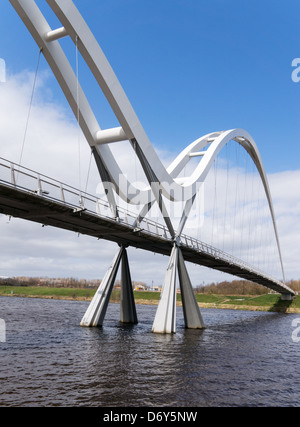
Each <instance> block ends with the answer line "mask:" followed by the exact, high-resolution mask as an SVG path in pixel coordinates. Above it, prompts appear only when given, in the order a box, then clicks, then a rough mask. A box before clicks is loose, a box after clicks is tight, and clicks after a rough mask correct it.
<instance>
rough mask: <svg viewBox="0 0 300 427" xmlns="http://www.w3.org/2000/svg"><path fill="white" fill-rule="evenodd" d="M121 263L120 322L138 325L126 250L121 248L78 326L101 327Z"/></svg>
mask: <svg viewBox="0 0 300 427" xmlns="http://www.w3.org/2000/svg"><path fill="white" fill-rule="evenodd" d="M121 261H122V273H121V274H122V275H121V304H120V321H121V322H123V323H133V324H134V323H138V320H137V315H136V309H135V302H134V296H133V291H132V283H131V277H130V270H129V264H128V257H127V252H126V248H125V247H124V246H121V247H120V249H119V251H118V253H117V254H116V256H115V258H114V260H113V262H112V264H111V266H110V267H109V269H108V270H107V272H106V274H105V276H104V279H103V280H102V282H101V284H100V286H99V288H98V290H97V292H96V294H95V296H94V298H93V299H92V301H91V303H90V305H89V307H88V309H87V311H86V313H85V315H84V316H83V318H82V320H81V322H80V326H87V327H91V326H102V324H103V320H104V317H105V314H106V310H107V306H108V303H109V300H110V296H111V292H112V290H113V287H114V283H115V280H116V276H117V272H118V269H119V265H120V262H121Z"/></svg>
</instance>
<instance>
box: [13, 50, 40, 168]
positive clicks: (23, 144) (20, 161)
mask: <svg viewBox="0 0 300 427" xmlns="http://www.w3.org/2000/svg"><path fill="white" fill-rule="evenodd" d="M42 50H43V48H40V50H39V54H38V60H37V65H36V69H35V75H34V80H33V85H32V91H31V97H30V102H29V109H28V115H27V120H26V125H25V131H24V136H23V142H22V148H21V153H20V159H19V165H21V163H22V158H23V152H24V147H25V141H26V136H27V130H28V124H29V119H30V113H31V108H32V104H33V96H34V92H35V87H36V81H37V75H38V70H39V65H40V59H41V53H42Z"/></svg>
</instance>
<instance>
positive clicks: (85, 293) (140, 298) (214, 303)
mask: <svg viewBox="0 0 300 427" xmlns="http://www.w3.org/2000/svg"><path fill="white" fill-rule="evenodd" d="M94 294H95V289H79V288H49V287H41V286H38V287H35V286H0V296H13V297H30V298H48V299H66V300H73V301H76V300H77V301H90V300H91V299H92V298H93V296H94ZM134 297H135V301H136V304H151V305H157V304H158V301H159V297H160V293H159V292H142V291H137V292H134ZM196 298H197V302H198V304H199V306H200V307H205V308H220V309H221V308H227V309H235V310H253V311H276V312H285V313H300V295H298V296H296V297H295V298H294V300H293V301H281V300H280V295H276V294H266V295H259V296H244V295H243V296H242V295H241V296H237V295H235V296H232V295H215V294H213V295H206V294H197V295H196ZM111 301H112V302H119V301H120V291H118V290H114V291H113V292H112V296H111ZM177 304H178V305H181V295H180V294H177Z"/></svg>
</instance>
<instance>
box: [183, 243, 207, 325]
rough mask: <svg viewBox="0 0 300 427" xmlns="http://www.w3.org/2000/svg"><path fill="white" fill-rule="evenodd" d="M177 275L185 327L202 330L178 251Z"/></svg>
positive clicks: (200, 320) (192, 292) (190, 286)
mask: <svg viewBox="0 0 300 427" xmlns="http://www.w3.org/2000/svg"><path fill="white" fill-rule="evenodd" d="M178 273H179V282H180V290H181V300H182V307H183V315H184V321H185V327H186V328H188V329H204V328H205V325H204V322H203V319H202V316H201V313H200V309H199V306H198V303H197V300H196V297H195V294H194V291H193V287H192V284H191V281H190V278H189V275H188V272H187V269H186V266H185V262H184V258H183V255H182V252H181V250H180V249H178Z"/></svg>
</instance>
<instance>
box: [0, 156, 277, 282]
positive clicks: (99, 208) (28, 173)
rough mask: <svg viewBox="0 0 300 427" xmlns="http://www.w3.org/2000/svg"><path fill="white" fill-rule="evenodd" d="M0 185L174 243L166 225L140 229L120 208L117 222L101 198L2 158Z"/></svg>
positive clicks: (235, 261) (214, 251)
mask: <svg viewBox="0 0 300 427" xmlns="http://www.w3.org/2000/svg"><path fill="white" fill-rule="evenodd" d="M4 169H6V172H8V176H7V177H6V179H2V174H3V170H4ZM20 177H21V179H22V178H24V177H26V178H30V179H32V180H33V182H32V188H28V184H27V187H26V186H24V185H21V184H20V183H19V182H20ZM23 180H24V179H23ZM0 182H2V183H4V184H5V185H9V186H13V187H15V188H19V189H20V190H23V191H29V192H31V193H32V192H34V193H35V194H36V195H37V196H40V197H44V198H47V199H50V200H54V201H56V202H60V203H63V204H64V205H67V206H70V207H72V208H73V209H74V210H76V209H77V210H78V211H80V210H83V209H84V210H85V211H87V212H88V213H90V214H93V215H95V214H96V215H97V216H100V217H104V218H106V219H110V220H113V221H121V222H122V223H123V224H124V225H126V226H128V227H131V228H134V229H135V231H143V232H144V233H147V234H151V235H156V236H159V237H160V238H163V239H166V240H172V237H171V235H170V232H169V230H168V228H167V227H166V226H165V225H164V224H161V223H159V222H156V221H153V220H151V219H149V218H143V220H142V221H141V222H140V223H139V225H138V227H136V226H135V224H136V219H137V215H136V214H134V213H133V212H130V211H128V209H124V208H122V207H118V212H119V215H121V217H120V218H119V219H116V218H114V217H113V215H112V212H111V211H110V208H109V204H108V202H107V201H106V200H103V199H101V198H97V197H95V196H93V195H91V194H89V193H86V192H83V191H80V190H78V189H76V188H75V187H72V186H70V185H68V184H65V183H62V182H61V181H58V180H56V179H54V178H50V177H49V176H46V175H43V174H40V173H38V172H35V171H33V170H31V169H29V168H26V167H24V166H21V165H18V164H16V163H13V162H10V161H8V160H6V159H4V158H2V157H0ZM49 187H50V188H49ZM46 189H47V190H46ZM50 189H52V190H54V189H55V190H58V194H59V195H60V198H58V197H53V196H51V193H50V191H48V190H50ZM68 195H72V196H75V197H78V202H77V203H74V201H73V202H72V203H71V202H70V201H67V198H68ZM89 202H91V203H92V204H94V205H95V210H94V211H93V210H91V209H89V208H87V207H86V206H87V204H88V203H89ZM143 227H144V228H143ZM180 245H181V246H184V247H186V248H192V249H194V250H196V251H198V252H199V253H203V254H208V255H212V256H214V257H215V258H216V259H220V260H223V261H226V262H228V263H230V264H232V265H236V266H239V267H241V268H245V269H247V270H248V271H250V272H252V273H254V274H258V275H260V276H262V277H264V278H266V279H269V280H272V281H273V282H274V283H278V284H280V285H282V284H283V283H282V282H280V281H279V280H276V279H274V278H272V277H270V276H269V275H267V274H266V273H265V272H264V271H262V270H260V269H258V268H256V267H254V266H253V265H251V264H249V263H247V262H245V261H244V260H241V259H239V258H237V257H234V256H232V255H230V254H228V253H227V252H224V251H222V250H220V249H218V248H216V247H214V246H212V245H209V244H208V243H205V242H202V241H201V240H198V239H196V238H194V237H192V236H188V235H186V234H182V235H181V242H180Z"/></svg>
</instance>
